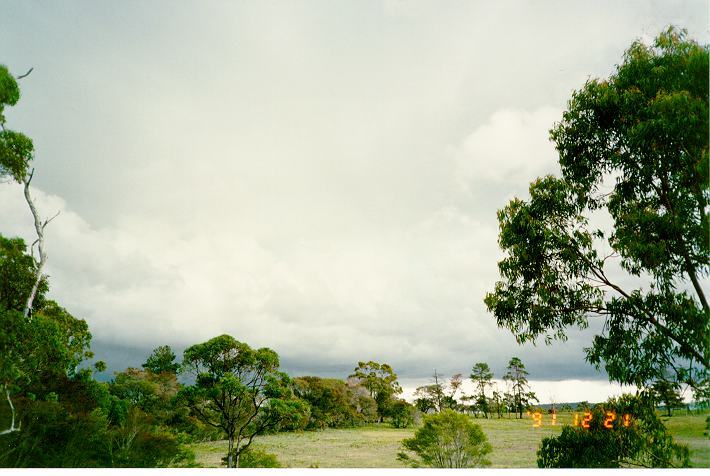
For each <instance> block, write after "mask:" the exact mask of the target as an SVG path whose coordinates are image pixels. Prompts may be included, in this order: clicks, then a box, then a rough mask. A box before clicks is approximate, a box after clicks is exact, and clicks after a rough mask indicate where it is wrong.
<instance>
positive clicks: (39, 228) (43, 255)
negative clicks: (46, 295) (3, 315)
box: [22, 169, 57, 317]
mask: <svg viewBox="0 0 710 476" xmlns="http://www.w3.org/2000/svg"><path fill="white" fill-rule="evenodd" d="M34 172H35V171H34V169H32V171H31V172H30V175H29V176H28V177H27V178H26V179H25V200H26V201H27V205H29V207H30V211H31V212H32V217H33V218H34V224H35V232H36V233H37V248H38V250H39V263H38V265H37V271H36V273H37V274H36V276H35V283H34V285H33V286H32V290H31V291H30V295H29V296H27V302H26V303H25V309H24V311H23V313H22V314H23V315H24V316H25V317H27V316H29V314H30V310H31V309H32V304H33V303H34V299H35V296H36V295H37V290H38V289H39V284H40V283H41V282H42V278H43V274H42V270H43V269H44V265H45V264H46V262H47V252H46V251H45V249H44V227H45V226H47V224H48V223H49V222H50V221H51V220H53V219H54V218H56V216H57V215H55V216H53V217H52V218H51V219H49V220H47V221H45V222H44V224H42V220H41V218H40V216H39V212H37V207H35V203H34V200H32V196H31V195H30V182H31V181H32V177H33V176H34ZM33 246H34V244H33Z"/></svg>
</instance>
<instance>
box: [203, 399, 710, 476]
mask: <svg viewBox="0 0 710 476" xmlns="http://www.w3.org/2000/svg"><path fill="white" fill-rule="evenodd" d="M705 417H706V415H691V416H687V415H684V414H681V412H678V414H677V415H674V416H673V417H672V418H665V417H664V418H663V420H664V422H665V424H666V426H667V427H668V429H669V431H670V432H671V433H672V434H673V436H674V437H675V438H676V439H677V440H678V442H680V443H683V444H686V445H688V446H689V448H690V450H691V461H692V465H693V466H695V467H710V439H708V438H707V437H705V436H703V431H705ZM543 418H544V419H543V422H542V423H543V424H542V426H541V427H539V428H533V426H532V421H531V419H530V418H529V417H526V418H524V419H522V420H516V419H512V418H511V419H508V418H503V419H497V418H496V419H490V420H485V419H481V418H479V419H477V420H475V421H476V423H478V424H480V425H481V428H483V431H484V432H485V433H486V435H487V436H488V440H489V441H490V443H491V445H492V446H493V452H492V453H491V454H490V455H489V457H490V460H491V462H492V463H493V465H492V467H494V468H534V467H536V452H537V449H538V446H539V445H540V441H541V440H542V438H544V437H546V436H551V435H557V434H559V433H560V431H561V430H562V425H563V424H565V423H571V422H572V418H573V416H572V414H571V413H566V414H565V413H562V414H560V415H559V416H558V421H557V425H556V426H552V425H551V421H550V417H549V415H543ZM413 434H414V430H413V429H411V428H410V429H405V430H398V429H394V428H391V427H390V426H389V425H370V426H365V427H361V428H352V429H341V430H333V429H329V430H323V431H306V432H296V433H279V434H275V435H265V436H261V437H258V439H256V440H254V446H255V447H256V448H259V449H261V450H263V451H267V452H269V453H273V454H275V455H276V457H277V458H278V460H279V462H280V463H281V464H282V465H283V466H284V467H291V468H308V467H320V468H398V467H403V465H402V464H401V463H400V462H399V461H397V453H398V452H399V451H400V447H401V445H400V442H401V441H402V440H403V439H404V438H409V437H411V436H412V435H413ZM192 449H193V451H195V455H196V457H197V461H198V462H199V463H200V464H202V465H203V466H206V467H218V466H220V465H221V459H222V457H223V456H224V455H225V454H226V451H227V442H226V441H213V442H207V443H197V444H194V445H192Z"/></svg>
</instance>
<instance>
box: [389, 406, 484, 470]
mask: <svg viewBox="0 0 710 476" xmlns="http://www.w3.org/2000/svg"><path fill="white" fill-rule="evenodd" d="M402 446H403V447H404V449H405V450H407V451H409V452H411V453H414V454H416V456H417V457H418V458H417V457H414V456H412V455H411V454H410V453H407V451H402V452H400V453H399V454H398V455H397V458H398V459H399V460H400V461H403V462H405V463H407V464H409V465H410V466H412V467H415V468H416V467H421V466H430V467H433V468H476V467H483V466H489V465H490V464H491V462H490V461H489V460H488V459H487V458H486V455H487V454H488V453H490V452H491V445H490V444H489V443H488V439H487V438H486V435H485V434H484V433H483V430H481V427H480V426H478V425H477V424H475V423H474V422H473V421H472V420H471V418H470V417H469V416H467V415H462V414H461V413H457V412H455V411H453V410H443V411H442V412H440V413H437V414H434V415H426V416H424V424H423V426H422V427H421V428H419V429H418V430H417V431H416V433H415V434H414V437H413V438H408V439H406V440H403V441H402Z"/></svg>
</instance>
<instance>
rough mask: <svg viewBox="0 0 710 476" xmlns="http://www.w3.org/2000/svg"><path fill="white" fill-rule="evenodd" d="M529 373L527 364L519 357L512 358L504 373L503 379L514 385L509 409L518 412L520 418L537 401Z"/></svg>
mask: <svg viewBox="0 0 710 476" xmlns="http://www.w3.org/2000/svg"><path fill="white" fill-rule="evenodd" d="M528 375H529V374H528V371H527V370H525V365H523V362H522V361H521V360H520V359H519V358H517V357H513V358H512V359H510V362H508V367H507V368H506V373H505V375H503V380H505V381H507V382H510V383H511V387H512V392H511V394H510V396H511V402H510V406H509V409H510V410H513V411H514V412H516V413H517V414H518V417H519V418H522V417H523V412H524V411H525V410H526V409H528V408H529V407H530V405H531V404H532V402H537V397H536V396H535V394H534V393H533V392H531V391H530V386H529V385H528V378H527V376H528Z"/></svg>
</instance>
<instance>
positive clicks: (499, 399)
mask: <svg viewBox="0 0 710 476" xmlns="http://www.w3.org/2000/svg"><path fill="white" fill-rule="evenodd" d="M490 402H491V406H492V407H493V408H492V410H493V411H494V412H496V415H498V418H503V413H505V412H507V410H508V408H507V406H506V398H505V395H504V394H502V393H501V392H499V391H498V390H493V395H492V396H491V399H490Z"/></svg>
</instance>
